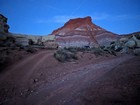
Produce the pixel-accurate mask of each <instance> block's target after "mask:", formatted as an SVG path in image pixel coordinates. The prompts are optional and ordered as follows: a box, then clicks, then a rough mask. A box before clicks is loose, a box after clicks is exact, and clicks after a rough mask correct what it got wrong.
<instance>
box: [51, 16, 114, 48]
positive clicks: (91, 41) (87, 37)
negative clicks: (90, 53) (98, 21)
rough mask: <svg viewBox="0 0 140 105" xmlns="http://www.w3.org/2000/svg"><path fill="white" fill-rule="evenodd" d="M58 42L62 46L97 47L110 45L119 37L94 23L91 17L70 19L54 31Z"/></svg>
mask: <svg viewBox="0 0 140 105" xmlns="http://www.w3.org/2000/svg"><path fill="white" fill-rule="evenodd" d="M52 34H53V35H55V36H56V42H57V43H58V44H59V45H60V46H62V47H69V46H74V47H75V46H76V47H84V46H90V47H93V46H94V47H97V46H99V45H108V44H109V43H110V42H111V41H113V40H116V39H117V34H114V33H112V32H109V31H107V30H105V29H103V28H101V27H99V26H97V25H95V24H94V23H92V19H91V17H89V16H88V17H85V18H77V19H70V20H69V21H68V22H67V23H65V24H64V26H63V27H61V28H59V29H57V30H55V31H53V32H52Z"/></svg>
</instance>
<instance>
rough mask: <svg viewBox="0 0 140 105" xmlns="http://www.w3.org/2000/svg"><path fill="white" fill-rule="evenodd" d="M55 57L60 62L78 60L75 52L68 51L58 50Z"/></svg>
mask: <svg viewBox="0 0 140 105" xmlns="http://www.w3.org/2000/svg"><path fill="white" fill-rule="evenodd" d="M54 57H55V58H56V59H57V60H58V61H60V62H65V61H71V60H77V56H76V53H73V52H71V51H69V50H66V49H59V50H57V51H56V52H55V53H54Z"/></svg>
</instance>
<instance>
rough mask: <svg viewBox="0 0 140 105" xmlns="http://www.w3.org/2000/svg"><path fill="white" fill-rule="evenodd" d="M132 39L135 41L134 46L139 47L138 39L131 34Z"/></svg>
mask: <svg viewBox="0 0 140 105" xmlns="http://www.w3.org/2000/svg"><path fill="white" fill-rule="evenodd" d="M132 39H133V40H134V41H135V42H136V47H140V40H139V39H137V38H136V36H133V37H132Z"/></svg>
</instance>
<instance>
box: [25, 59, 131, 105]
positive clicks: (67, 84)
mask: <svg viewBox="0 0 140 105" xmlns="http://www.w3.org/2000/svg"><path fill="white" fill-rule="evenodd" d="M131 58H132V57H128V56H127V57H126V56H125V57H123V58H122V57H120V58H116V59H110V60H108V61H107V62H106V61H102V62H99V63H96V64H90V65H86V66H84V67H80V68H78V69H77V70H75V72H72V73H70V74H67V75H65V76H64V77H61V78H57V80H55V81H53V83H51V84H47V85H45V86H43V87H40V88H39V89H38V90H37V91H36V92H35V93H34V94H32V96H30V97H29V98H28V101H27V102H29V103H28V104H33V105H35V104H36V105H69V104H70V105H74V102H73V103H72V100H74V98H75V97H77V96H78V95H80V93H81V91H82V90H83V89H85V88H87V87H88V86H89V85H90V84H93V83H94V82H95V81H96V80H97V79H99V78H101V77H102V76H103V75H104V74H106V73H107V72H109V71H110V70H112V69H113V68H114V67H116V66H118V65H119V64H121V63H123V62H125V61H126V60H129V59H131ZM94 84H95V85H96V82H95V83H94ZM31 100H32V101H31ZM75 105H77V104H75Z"/></svg>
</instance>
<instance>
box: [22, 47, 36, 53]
mask: <svg viewBox="0 0 140 105" xmlns="http://www.w3.org/2000/svg"><path fill="white" fill-rule="evenodd" d="M24 49H25V50H26V51H27V52H29V53H35V52H36V51H37V50H36V49H35V48H32V47H24Z"/></svg>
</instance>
